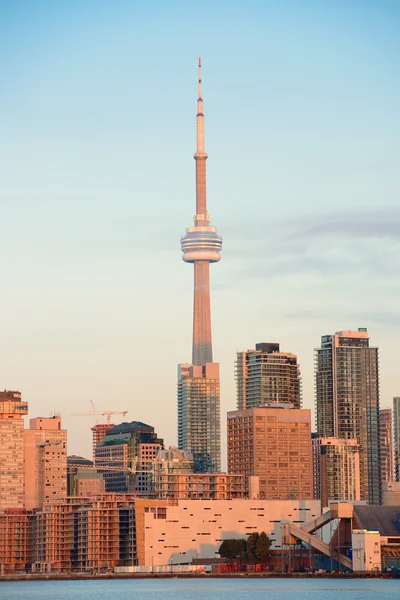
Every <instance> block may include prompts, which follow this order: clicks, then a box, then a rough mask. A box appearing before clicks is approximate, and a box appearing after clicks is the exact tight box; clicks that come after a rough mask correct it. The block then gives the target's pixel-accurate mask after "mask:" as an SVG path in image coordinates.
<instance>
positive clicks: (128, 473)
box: [95, 421, 164, 495]
mask: <svg viewBox="0 0 400 600" xmlns="http://www.w3.org/2000/svg"><path fill="white" fill-rule="evenodd" d="M163 447H164V442H163V440H162V439H160V438H159V437H158V436H157V434H156V433H155V431H154V427H151V426H150V425H146V423H142V422H141V421H132V422H131V423H121V424H120V425H115V426H114V427H113V428H112V429H109V430H108V431H107V432H106V434H105V436H104V437H103V440H102V441H101V442H99V443H98V444H97V446H96V450H95V467H96V469H97V470H98V471H99V472H100V473H102V474H103V477H104V479H105V482H106V491H107V492H118V493H128V492H136V493H137V494H142V495H148V494H151V493H153V487H154V481H153V463H154V460H155V458H156V456H157V454H158V452H159V451H160V449H161V448H163Z"/></svg>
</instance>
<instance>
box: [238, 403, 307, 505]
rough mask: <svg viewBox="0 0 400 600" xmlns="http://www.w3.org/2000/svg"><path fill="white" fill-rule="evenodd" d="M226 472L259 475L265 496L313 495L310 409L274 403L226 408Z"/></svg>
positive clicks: (283, 498) (261, 494)
mask: <svg viewBox="0 0 400 600" xmlns="http://www.w3.org/2000/svg"><path fill="white" fill-rule="evenodd" d="M228 472H229V473H238V474H242V475H246V476H248V477H250V476H252V475H256V476H258V477H259V478H260V497H261V498H263V499H265V500H288V499H300V500H305V499H310V498H312V497H313V485H312V455H311V411H310V410H308V409H301V408H292V407H291V405H290V404H288V403H280V404H276V403H273V404H269V405H263V406H260V407H258V408H246V409H243V410H237V411H231V412H228Z"/></svg>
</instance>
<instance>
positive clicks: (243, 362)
mask: <svg viewBox="0 0 400 600" xmlns="http://www.w3.org/2000/svg"><path fill="white" fill-rule="evenodd" d="M236 356H237V358H236V404H237V409H238V410H241V409H243V408H252V407H256V406H261V405H263V404H268V403H270V402H291V403H292V404H293V406H294V408H301V376H300V366H299V365H298V363H297V356H296V355H295V354H291V353H289V352H281V351H280V349H279V344H277V343H271V342H269V343H265V342H264V343H261V344H256V349H255V350H247V351H246V352H237V355H236Z"/></svg>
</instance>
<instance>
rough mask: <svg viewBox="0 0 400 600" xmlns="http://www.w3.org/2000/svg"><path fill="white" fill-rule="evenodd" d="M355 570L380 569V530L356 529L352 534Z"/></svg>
mask: <svg viewBox="0 0 400 600" xmlns="http://www.w3.org/2000/svg"><path fill="white" fill-rule="evenodd" d="M352 550H353V570H354V571H356V572H368V571H380V570H381V568H382V561H381V536H380V534H379V531H367V530H365V529H354V530H353V534H352Z"/></svg>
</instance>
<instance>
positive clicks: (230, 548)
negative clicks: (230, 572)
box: [218, 538, 246, 560]
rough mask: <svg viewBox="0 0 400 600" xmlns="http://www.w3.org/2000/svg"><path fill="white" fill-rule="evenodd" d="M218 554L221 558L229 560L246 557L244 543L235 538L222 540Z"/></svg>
mask: <svg viewBox="0 0 400 600" xmlns="http://www.w3.org/2000/svg"><path fill="white" fill-rule="evenodd" d="M218 553H219V554H220V555H221V556H222V557H223V558H228V559H229V560H233V559H235V558H240V559H242V558H244V557H245V556H246V541H245V540H243V539H236V538H231V539H227V540H224V541H223V542H222V544H221V545H220V547H219V550H218Z"/></svg>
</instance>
